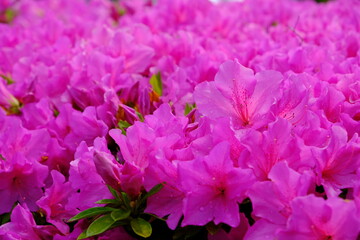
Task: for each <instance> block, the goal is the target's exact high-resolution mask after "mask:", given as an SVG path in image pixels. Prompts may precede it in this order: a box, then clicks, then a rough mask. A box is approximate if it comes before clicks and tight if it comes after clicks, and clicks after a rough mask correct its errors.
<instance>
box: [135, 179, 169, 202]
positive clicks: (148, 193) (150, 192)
mask: <svg viewBox="0 0 360 240" xmlns="http://www.w3.org/2000/svg"><path fill="white" fill-rule="evenodd" d="M163 187H164V183H159V184H157V185H155V186H154V187H153V188H152V189H150V191H148V192H147V193H146V194H145V195H144V196H143V197H142V198H141V200H140V201H139V202H138V203H137V208H138V207H140V206H141V205H142V204H144V203H145V201H146V199H147V198H148V197H150V196H152V195H154V194H155V193H157V192H159V191H160V190H161V189H162V188H163Z"/></svg>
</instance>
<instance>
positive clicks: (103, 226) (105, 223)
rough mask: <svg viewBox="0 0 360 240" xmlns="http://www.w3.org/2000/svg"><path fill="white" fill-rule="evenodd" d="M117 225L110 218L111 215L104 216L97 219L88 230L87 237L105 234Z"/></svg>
mask: <svg viewBox="0 0 360 240" xmlns="http://www.w3.org/2000/svg"><path fill="white" fill-rule="evenodd" d="M114 223H115V220H114V219H113V218H112V217H111V216H110V214H107V215H104V216H101V217H99V218H98V219H96V220H95V221H94V222H92V223H91V224H90V226H89V227H88V229H87V230H86V236H87V237H92V236H95V235H98V234H100V233H103V232H105V231H106V230H108V229H109V228H111V226H112V225H113V224H114Z"/></svg>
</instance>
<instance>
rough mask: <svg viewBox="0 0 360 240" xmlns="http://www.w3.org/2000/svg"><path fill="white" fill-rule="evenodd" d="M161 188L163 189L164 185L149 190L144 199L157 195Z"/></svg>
mask: <svg viewBox="0 0 360 240" xmlns="http://www.w3.org/2000/svg"><path fill="white" fill-rule="evenodd" d="M163 187H164V183H159V184H157V185H155V186H154V187H153V188H152V189H150V191H148V192H147V193H146V194H145V195H144V199H147V198H148V197H150V196H152V195H154V194H155V193H158V192H159V191H160V190H161V189H162V188H163Z"/></svg>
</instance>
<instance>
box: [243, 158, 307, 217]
mask: <svg viewBox="0 0 360 240" xmlns="http://www.w3.org/2000/svg"><path fill="white" fill-rule="evenodd" d="M269 178H270V179H271V181H263V182H256V183H255V184H254V185H253V186H252V187H251V189H250V191H249V193H248V194H249V197H250V199H251V201H252V204H253V207H254V212H253V214H254V215H256V216H258V217H261V218H263V219H266V220H268V221H269V222H272V223H275V224H285V223H286V221H287V219H288V217H289V216H290V215H291V207H290V203H291V201H292V200H293V199H294V198H295V197H297V196H306V195H307V194H308V193H309V192H310V187H311V186H312V185H313V181H312V176H310V175H309V173H305V174H300V173H298V172H296V171H294V170H293V169H291V168H289V166H288V164H287V163H286V162H285V161H282V162H279V163H277V164H276V165H275V166H274V167H273V168H272V169H271V171H270V173H269Z"/></svg>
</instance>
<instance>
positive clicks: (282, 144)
mask: <svg viewBox="0 0 360 240" xmlns="http://www.w3.org/2000/svg"><path fill="white" fill-rule="evenodd" d="M241 144H242V145H243V146H245V147H246V150H245V151H243V152H242V153H241V155H240V158H239V165H240V166H247V167H250V168H251V169H253V170H254V173H255V175H256V176H257V177H258V178H259V179H260V180H266V179H267V177H268V174H269V172H270V170H271V169H272V167H273V166H274V165H275V164H276V163H277V162H280V161H287V162H288V164H289V165H290V166H295V167H296V168H298V167H299V166H301V165H302V164H308V163H302V161H301V159H300V148H299V146H298V144H297V141H296V138H295V137H294V136H293V134H292V125H291V124H290V123H289V122H288V121H287V120H285V119H282V118H278V119H277V120H276V121H275V122H273V123H271V124H269V128H268V130H267V131H264V132H263V133H260V132H258V131H255V130H252V131H250V132H249V133H248V134H247V135H246V136H245V137H243V138H242V139H241Z"/></svg>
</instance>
